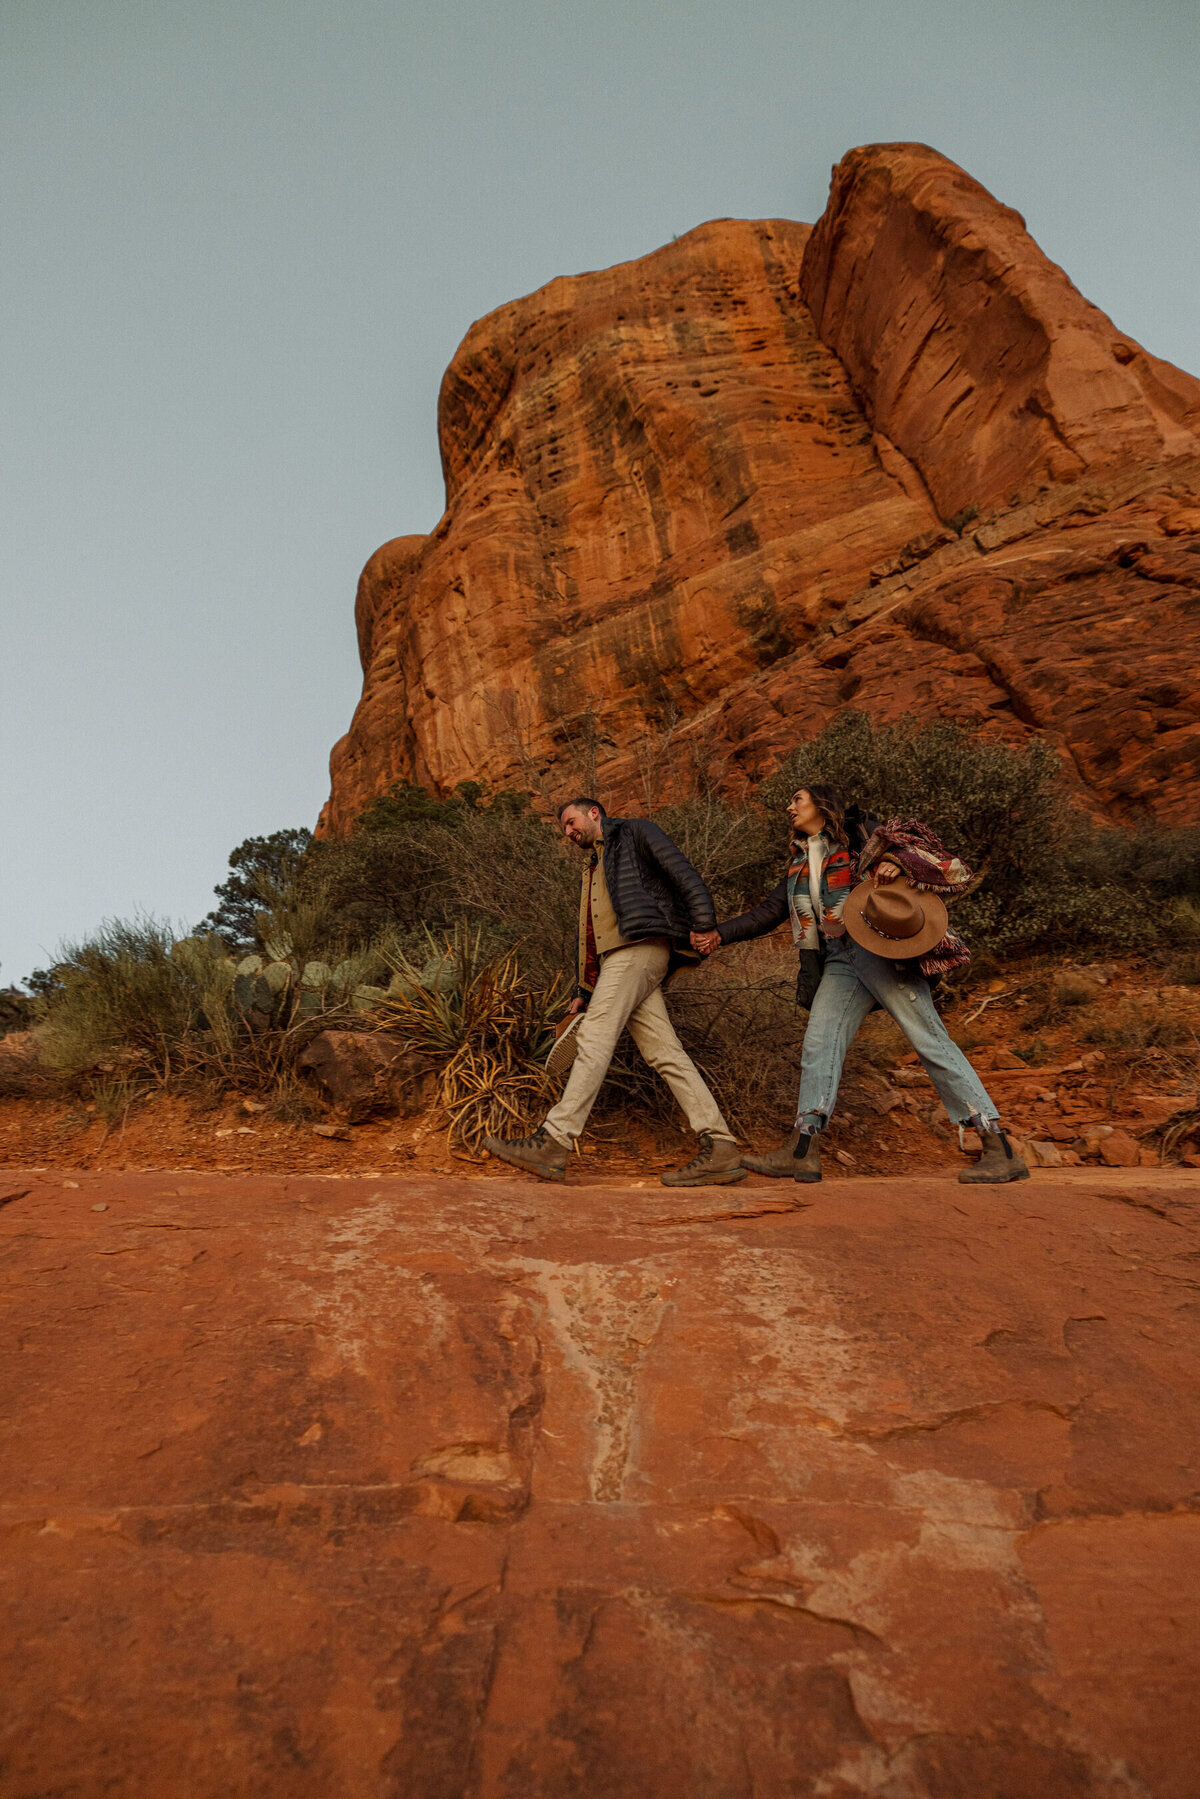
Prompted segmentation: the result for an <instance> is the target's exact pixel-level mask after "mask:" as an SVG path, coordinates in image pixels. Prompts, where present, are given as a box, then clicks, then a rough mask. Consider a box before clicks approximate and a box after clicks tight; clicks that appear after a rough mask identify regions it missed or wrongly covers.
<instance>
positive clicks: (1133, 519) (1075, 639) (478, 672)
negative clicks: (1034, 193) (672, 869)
mask: <svg viewBox="0 0 1200 1799" xmlns="http://www.w3.org/2000/svg"><path fill="white" fill-rule="evenodd" d="M439 431H440V437H441V447H442V458H443V465H444V469H445V475H446V493H447V508H446V513H445V515H444V517H443V518H442V520H441V522H440V523H439V524H438V526H437V528H436V529H435V530H434V532H433V533H432V534H431V535H430V536H429V537H428V538H420V537H406V538H399V539H396V540H395V541H394V542H393V543H390V544H386V545H385V546H384V547H383V549H381V550H380V551H378V552H377V553H376V555H375V556H374V557H372V559H371V561H370V562H369V563H368V565H367V568H366V570H365V571H364V574H363V578H362V582H361V584H360V588H359V598H358V629H359V644H360V649H361V652H362V658H363V668H364V687H363V697H362V701H361V703H360V705H359V707H358V709H357V711H356V713H355V717H354V721H353V724H352V726H351V729H350V732H349V734H348V736H347V737H345V738H343V739H342V740H341V742H340V743H339V744H338V745H337V746H336V747H335V749H334V752H333V757H332V775H333V791H332V796H331V799H330V802H329V805H328V806H327V807H326V809H325V812H324V813H323V815H322V821H321V827H320V828H321V830H322V831H325V832H329V833H337V832H340V831H344V830H346V829H348V828H349V826H350V825H351V823H352V822H353V820H354V818H355V816H356V815H357V813H358V812H359V811H360V810H361V809H362V807H363V806H364V805H365V804H366V803H367V802H368V801H369V800H370V799H371V798H372V797H373V795H374V794H376V793H378V792H379V791H381V789H383V788H384V787H386V786H387V785H388V783H389V782H390V781H392V780H394V779H396V778H397V777H401V776H402V777H407V778H410V779H416V780H419V781H422V782H425V783H429V784H432V785H434V786H436V787H439V788H443V789H445V788H449V787H451V786H453V784H454V783H455V782H457V781H460V780H463V779H466V778H476V779H478V778H483V779H487V780H489V781H492V782H495V783H504V782H507V783H512V784H516V785H520V786H524V787H533V788H538V787H542V788H545V789H547V790H549V789H552V788H553V787H554V785H555V783H556V781H561V780H569V779H570V778H571V776H572V774H573V772H574V771H575V769H576V768H577V766H578V762H579V749H580V744H581V741H582V739H583V738H584V737H587V738H588V740H589V742H590V745H591V748H592V750H593V751H594V752H595V753H596V755H597V759H598V763H599V771H598V772H599V778H600V780H601V781H602V782H603V784H604V787H605V791H606V793H607V794H608V795H610V796H611V798H612V799H613V801H614V802H615V803H617V804H623V803H627V802H629V801H637V800H639V799H640V798H641V797H642V795H641V791H640V789H641V781H640V771H641V770H642V769H643V768H644V764H645V760H646V756H645V745H646V744H647V742H648V741H651V740H653V739H654V738H655V736H656V735H659V736H661V734H662V733H663V732H664V731H665V730H666V729H668V728H669V729H670V731H671V733H672V736H673V739H674V744H675V747H676V748H677V749H681V750H682V751H683V752H684V755H685V758H686V756H687V755H688V754H690V755H691V756H692V758H693V759H700V760H702V761H708V762H712V761H716V762H717V763H719V765H720V767H721V769H722V772H723V778H725V779H726V780H727V782H728V783H729V784H730V785H731V786H734V787H736V786H738V785H739V784H745V782H747V781H749V780H752V779H754V778H757V777H758V776H759V775H760V774H761V773H762V772H764V770H765V769H766V768H768V767H769V766H770V764H771V762H772V761H773V760H774V759H775V758H776V757H778V756H779V755H780V754H781V753H783V752H785V751H786V750H787V749H788V748H789V747H790V746H791V745H792V744H793V743H794V742H795V741H796V740H797V738H800V737H805V736H809V735H811V734H812V733H813V732H814V731H816V730H818V729H819V728H820V726H821V725H822V724H823V723H824V722H825V721H826V720H827V719H828V718H829V717H830V716H831V714H832V713H833V712H834V711H836V710H837V708H838V707H839V706H841V705H845V704H847V703H853V704H854V705H856V706H859V707H862V708H864V709H865V710H867V711H870V712H872V713H873V714H875V715H876V716H877V717H881V718H894V717H896V716H899V715H900V714H903V713H905V712H908V711H910V710H915V711H916V712H917V713H918V714H919V715H921V716H930V715H934V714H941V715H946V716H953V717H957V718H961V719H963V720H964V721H966V722H967V723H969V724H971V725H972V726H975V727H986V728H988V729H989V730H991V731H992V732H993V733H996V734H999V735H1002V736H1009V737H1012V738H1018V739H1019V738H1020V737H1022V736H1024V735H1025V734H1027V733H1028V732H1029V731H1031V730H1038V731H1040V732H1042V733H1044V734H1046V735H1047V736H1049V737H1050V738H1051V739H1052V740H1053V741H1054V742H1056V743H1057V744H1058V745H1059V746H1060V747H1061V749H1062V752H1063V755H1064V758H1065V760H1066V762H1067V765H1068V768H1069V769H1070V770H1071V771H1072V773H1073V774H1074V776H1075V778H1076V779H1077V781H1078V783H1079V785H1080V788H1081V791H1082V792H1083V794H1084V795H1085V797H1087V798H1088V799H1089V800H1090V801H1091V802H1092V803H1093V804H1094V805H1096V806H1097V807H1101V808H1106V809H1108V810H1109V811H1110V812H1112V813H1114V814H1115V815H1116V816H1132V815H1134V814H1136V813H1137V812H1139V811H1142V810H1145V809H1149V810H1150V811H1152V812H1161V813H1173V812H1175V811H1177V810H1178V809H1179V808H1180V807H1181V806H1182V805H1185V804H1187V802H1188V800H1189V798H1190V797H1191V795H1192V793H1193V792H1194V783H1195V780H1196V776H1197V772H1198V770H1200V676H1198V675H1197V673H1196V668H1197V649H1198V648H1200V600H1198V599H1197V594H1198V592H1200V529H1198V528H1197V527H1198V524H1200V515H1198V514H1197V512H1196V510H1195V507H1196V499H1197V496H1200V382H1197V381H1196V380H1194V379H1193V378H1192V377H1190V376H1188V375H1185V374H1182V373H1180V371H1178V370H1176V369H1173V368H1171V367H1170V366H1169V365H1167V364H1165V363H1162V362H1160V361H1158V360H1156V359H1155V358H1153V357H1151V356H1148V355H1147V354H1146V353H1145V352H1144V351H1143V350H1141V349H1140V347H1139V346H1138V345H1136V344H1134V343H1132V342H1131V341H1130V340H1129V339H1128V338H1126V337H1124V336H1122V334H1121V333H1119V332H1118V331H1117V330H1116V328H1115V327H1114V326H1113V325H1112V324H1111V322H1110V321H1109V320H1108V319H1107V318H1105V316H1104V315H1103V314H1102V313H1100V312H1099V311H1098V310H1097V309H1096V308H1095V307H1093V306H1090V305H1089V304H1088V303H1087V302H1086V301H1085V300H1084V299H1083V298H1082V297H1081V296H1080V295H1079V294H1078V293H1077V292H1076V290H1075V289H1074V288H1073V287H1072V286H1071V284H1070V282H1069V281H1068V280H1067V278H1066V276H1065V275H1064V274H1063V273H1062V271H1061V270H1060V269H1058V268H1056V267H1055V266H1054V265H1053V264H1052V263H1050V262H1049V261H1048V260H1047V258H1046V257H1045V256H1043V255H1042V253H1041V251H1040V250H1039V249H1038V248H1037V246H1036V244H1034V242H1033V241H1032V239H1031V238H1030V237H1029V236H1028V234H1027V233H1026V232H1025V230H1024V227H1023V224H1022V222H1021V220H1020V219H1019V218H1018V216H1017V215H1016V214H1015V213H1013V212H1011V211H1010V210H1009V209H1007V208H1005V207H1002V206H1000V205H999V204H998V203H997V202H996V201H995V200H994V199H993V198H992V197H991V196H990V195H989V194H987V193H986V192H985V190H984V189H983V188H981V187H980V186H979V185H978V184H977V183H976V182H974V181H972V180H971V179H970V177H969V176H967V175H966V174H965V173H964V172H963V171H962V170H961V169H958V168H956V167H955V166H954V165H953V164H951V163H949V162H947V161H946V160H945V158H943V157H941V156H938V155H937V154H936V152H934V151H932V150H929V149H926V148H924V147H922V146H919V145H885V146H875V147H873V148H870V149H865V150H857V151H854V152H852V153H851V154H850V155H849V156H847V157H846V158H845V159H844V160H843V161H842V163H841V164H839V166H838V168H837V169H836V170H835V171H834V178H833V186H832V190H831V195H830V201H829V205H828V208H827V210H826V212H825V214H824V216H823V217H822V219H821V220H820V221H819V223H818V224H817V225H816V227H814V228H813V229H812V230H811V231H810V230H809V229H808V228H807V227H806V226H803V225H797V224H791V223H788V222H784V221H760V222H747V221H741V220H720V221H716V222H714V223H711V224H708V225H704V226H701V227H700V228H699V229H697V230H695V231H693V232H691V233H689V234H688V235H687V236H686V237H684V238H681V239H679V240H678V241H677V242H675V243H673V244H670V245H668V246H667V247H665V248H664V249H662V250H659V251H656V252H655V253H654V254H653V255H651V256H647V257H644V258H642V259H641V260H640V261H637V262H634V263H627V264H624V265H622V266H620V267H617V268H614V269H609V270H605V271H602V272H600V273H596V274H589V275H582V276H577V277H573V278H570V279H564V280H560V281H555V282H552V283H551V284H550V285H549V286H548V287H546V288H543V289H542V290H540V292H538V293H536V294H533V295H531V296H529V297H528V298H526V299H523V300H519V301H517V302H515V303H514V304H513V305H511V306H506V307H504V308H502V309H501V310H500V311H499V312H496V313H493V314H492V315H491V316H490V317H488V318H486V319H483V320H481V321H480V322H479V323H478V324H476V325H475V326H473V327H472V329H471V331H470V332H468V334H467V337H466V339H465V341H464V343H463V345H462V347H461V348H460V350H459V352H458V354H457V356H456V357H455V359H454V362H453V363H452V365H451V367H450V369H449V370H448V371H447V374H446V377H445V380H444V382H443V387H442V395H441V404H440V416H439ZM639 746H641V748H639Z"/></svg>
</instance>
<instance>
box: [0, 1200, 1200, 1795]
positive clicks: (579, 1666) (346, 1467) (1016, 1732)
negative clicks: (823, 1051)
mask: <svg viewBox="0 0 1200 1799" xmlns="http://www.w3.org/2000/svg"><path fill="white" fill-rule="evenodd" d="M76 1178H77V1180H78V1183H79V1184H78V1186H77V1187H69V1186H67V1185H65V1184H60V1183H61V1176H60V1177H58V1179H56V1180H54V1181H50V1180H48V1179H47V1178H46V1176H45V1173H44V1171H27V1172H24V1173H22V1172H21V1171H20V1170H15V1169H14V1170H10V1171H9V1176H8V1178H7V1179H4V1180H0V1202H3V1201H7V1203H4V1204H3V1205H2V1206H0V1221H2V1222H0V1228H2V1229H3V1231H4V1234H5V1238H6V1241H5V1245H4V1249H5V1287H6V1295H5V1297H6V1324H7V1330H8V1334H9V1339H10V1341H11V1343H12V1348H11V1349H10V1350H9V1353H8V1354H6V1355H5V1356H3V1357H0V1415H2V1416H3V1418H4V1420H5V1425H4V1430H5V1454H4V1457H3V1459H2V1461H0V1483H2V1486H3V1494H2V1501H3V1522H4V1526H5V1528H4V1531H3V1533H2V1538H0V1544H2V1547H0V1561H2V1563H3V1567H2V1570H0V1574H2V1578H3V1590H4V1596H5V1628H4V1636H3V1642H2V1644H0V1662H2V1664H3V1678H4V1722H3V1724H2V1725H0V1756H2V1757H3V1766H4V1779H3V1789H4V1792H5V1793H6V1794H11V1795H12V1796H13V1799H17V1796H18V1795H27V1796H29V1799H32V1796H33V1795H35V1794H49V1793H60V1794H68V1793H69V1794H78V1795H80V1799H99V1796H100V1795H101V1794H107V1795H121V1796H122V1799H160V1795H176V1794H178V1795H183V1794H186V1795H187V1799H259V1796H260V1795H264V1796H265V1795H270V1799H331V1796H333V1795H337V1796H338V1799H342V1796H343V1795H344V1796H345V1799H368V1796H369V1799H434V1796H435V1795H445V1799H459V1796H460V1795H462V1796H470V1799H516V1796H517V1795H520V1796H521V1799H525V1796H526V1795H528V1796H529V1799H532V1796H533V1795H544V1796H545V1799H567V1796H568V1795H570V1796H571V1799H574V1796H575V1795H587V1799H649V1796H650V1795H653V1796H654V1799H698V1796H699V1795H711V1796H712V1799H751V1795H754V1796H755V1799H788V1796H793V1795H797V1794H805V1793H813V1794H816V1793H825V1794H828V1795H830V1799H835V1796H836V1799H854V1796H856V1795H864V1796H866V1795H875V1796H876V1799H879V1796H880V1795H893V1796H895V1799H899V1796H900V1795H905V1796H908V1795H912V1796H914V1799H915V1796H918V1795H920V1796H921V1799H960V1796H965V1795H972V1796H975V1795H978V1796H980V1799H982V1796H983V1795H1005V1796H1007V1799H1034V1796H1035V1795H1036V1799H1135V1796H1136V1799H1188V1796H1189V1795H1191V1794H1193V1793H1194V1792H1195V1726H1194V1723H1193V1722H1192V1718H1193V1713H1192V1705H1193V1703H1194V1698H1193V1696H1194V1692H1195V1687H1196V1680H1197V1675H1198V1673H1200V1608H1198V1605H1197V1594H1198V1593H1200V1516H1197V1512H1196V1493H1197V1489H1198V1487H1200V1470H1198V1468H1197V1444H1198V1442H1200V1398H1198V1395H1197V1388H1196V1382H1195V1378H1194V1369H1195V1358H1196V1354H1197V1351H1198V1350H1200V1342H1198V1341H1197V1338H1198V1334H1200V1333H1198V1326H1200V1314H1198V1313H1197V1310H1196V1307H1195V1305H1194V1303H1193V1302H1192V1297H1191V1296H1192V1292H1193V1290H1194V1282H1195V1274H1194V1272H1193V1271H1194V1270H1195V1268H1196V1265H1197V1263H1196V1258H1197V1255H1198V1253H1200V1226H1198V1223H1197V1219H1198V1216H1200V1213H1198V1210H1197V1206H1196V1189H1195V1185H1194V1183H1193V1186H1192V1188H1191V1189H1190V1190H1189V1188H1188V1185H1187V1177H1183V1176H1179V1175H1171V1174H1168V1173H1166V1172H1164V1171H1160V1170H1153V1171H1149V1170H1148V1171H1146V1172H1145V1174H1144V1176H1143V1177H1142V1178H1141V1179H1140V1180H1139V1177H1138V1175H1137V1174H1136V1173H1135V1172H1131V1171H1126V1170H1121V1171H1117V1170H1112V1171H1105V1172H1087V1173H1084V1172H1083V1171H1080V1172H1079V1173H1078V1175H1076V1176H1075V1177H1074V1178H1072V1177H1071V1176H1069V1175H1068V1176H1065V1177H1064V1176H1063V1175H1061V1174H1059V1173H1058V1172H1042V1171H1039V1172H1038V1173H1037V1174H1035V1176H1034V1179H1033V1182H1032V1183H1031V1184H1030V1186H1029V1187H1028V1188H1027V1189H1025V1190H1024V1195H1023V1198H1022V1200H1021V1202H1020V1203H1019V1204H1014V1202H1013V1199H1012V1196H1011V1190H1009V1189H1001V1190H1000V1191H998V1192H990V1191H987V1190H981V1189H970V1188H964V1187H958V1186H955V1185H953V1184H952V1183H948V1182H946V1181H940V1182H938V1181H930V1180H925V1181H920V1180H895V1179H893V1180H890V1181H888V1182H886V1183H884V1182H879V1181H876V1182H871V1181H861V1180H854V1181H846V1182H842V1183H839V1184H837V1185H836V1186H833V1187H831V1188H830V1189H829V1191H828V1194H825V1193H824V1191H823V1190H821V1191H817V1192H815V1194H812V1195H811V1197H813V1198H814V1200H815V1203H814V1204H812V1205H811V1206H809V1207H808V1209H806V1210H802V1211H791V1210H788V1209H783V1210H779V1209H778V1208H780V1205H781V1202H780V1200H779V1198H778V1196H777V1194H776V1192H775V1191H774V1190H771V1191H768V1190H767V1189H766V1188H765V1187H764V1188H762V1189H757V1190H749V1189H739V1190H738V1193H737V1195H736V1196H735V1197H734V1198H732V1199H730V1200H729V1201H728V1202H727V1201H726V1200H725V1199H724V1198H720V1199H715V1198H713V1197H712V1196H711V1195H708V1196H701V1197H697V1196H695V1195H685V1196H683V1198H682V1199H680V1198H679V1197H678V1196H671V1195H669V1194H667V1193H666V1192H664V1190H663V1189H661V1188H655V1189H653V1190H652V1191H651V1190H647V1191H638V1190H637V1189H633V1190H630V1189H629V1188H625V1189H619V1188H612V1187H597V1186H588V1185H581V1184H578V1183H576V1184H573V1185H572V1188H571V1192H570V1204H569V1205H564V1204H563V1197H562V1191H561V1190H555V1191H553V1192H548V1191H547V1190H546V1189H545V1188H536V1189H535V1188H533V1187H531V1186H530V1185H529V1184H528V1183H525V1182H521V1181H517V1180H510V1179H507V1178H503V1177H502V1178H498V1179H489V1180H487V1181H485V1182H479V1181H456V1180H443V1181H435V1182H429V1181H412V1180H398V1179H395V1178H388V1179H382V1180H379V1179H371V1180H365V1179H357V1180H338V1181H330V1180H321V1179H319V1178H314V1177H307V1178H305V1177H299V1178H297V1177H290V1178H286V1179H284V1178H277V1179H263V1178H259V1179H251V1178H247V1177H241V1178H228V1177H227V1178H222V1177H220V1176H219V1175H217V1176H214V1175H196V1174H180V1173H178V1172H176V1173H171V1174H165V1173H161V1172H160V1173H144V1174H126V1175H116V1174H105V1175H93V1174H87V1173H80V1174H79V1175H78V1176H77V1177H76ZM97 1207H99V1208H103V1209H101V1210H97V1209H94V1208H97ZM731 1214H734V1216H731ZM851 1220H852V1221H853V1223H851ZM948 1221H950V1222H948Z"/></svg>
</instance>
